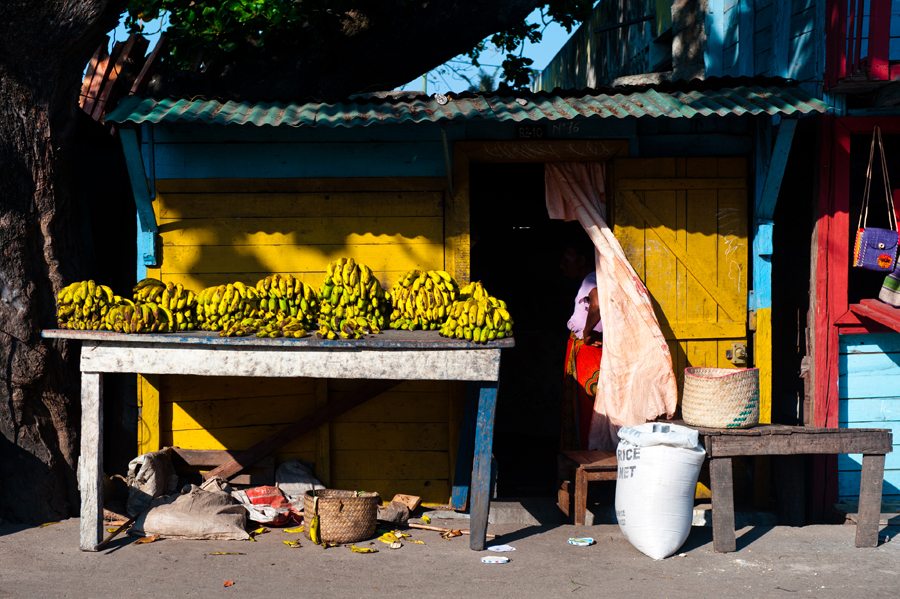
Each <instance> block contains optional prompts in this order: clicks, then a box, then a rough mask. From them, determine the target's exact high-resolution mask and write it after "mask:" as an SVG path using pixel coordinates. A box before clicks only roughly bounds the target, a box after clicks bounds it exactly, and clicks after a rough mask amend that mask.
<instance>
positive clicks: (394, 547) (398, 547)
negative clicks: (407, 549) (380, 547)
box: [388, 541, 403, 549]
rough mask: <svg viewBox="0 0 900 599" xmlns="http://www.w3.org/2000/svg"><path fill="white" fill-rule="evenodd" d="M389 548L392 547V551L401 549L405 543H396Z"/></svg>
mask: <svg viewBox="0 0 900 599" xmlns="http://www.w3.org/2000/svg"><path fill="white" fill-rule="evenodd" d="M388 547H390V548H391V549H400V548H401V547H403V543H401V542H400V541H394V542H393V543H391V544H390V545H388Z"/></svg>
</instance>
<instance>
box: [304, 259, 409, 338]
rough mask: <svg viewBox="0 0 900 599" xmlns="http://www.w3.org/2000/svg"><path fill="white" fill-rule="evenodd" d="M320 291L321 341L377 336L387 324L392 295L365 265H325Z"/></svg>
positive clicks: (342, 261)
mask: <svg viewBox="0 0 900 599" xmlns="http://www.w3.org/2000/svg"><path fill="white" fill-rule="evenodd" d="M327 270H328V274H327V275H326V276H325V280H324V281H322V288H321V290H320V291H319V299H320V306H319V320H318V324H319V330H318V331H317V332H316V336H317V337H318V338H320V339H337V338H341V339H358V338H360V337H362V336H363V335H365V334H367V333H375V334H378V333H380V332H381V329H383V328H384V326H385V323H386V322H387V315H388V313H389V310H390V305H391V295H390V294H389V293H387V292H385V291H384V289H382V288H381V284H380V283H379V282H378V279H377V278H376V277H375V275H374V274H373V273H372V269H370V268H369V267H368V266H366V265H365V264H357V263H356V261H355V260H354V259H353V258H350V259H349V260H348V259H347V258H341V259H340V260H335V261H334V262H331V263H330V264H329V265H328V269H327Z"/></svg>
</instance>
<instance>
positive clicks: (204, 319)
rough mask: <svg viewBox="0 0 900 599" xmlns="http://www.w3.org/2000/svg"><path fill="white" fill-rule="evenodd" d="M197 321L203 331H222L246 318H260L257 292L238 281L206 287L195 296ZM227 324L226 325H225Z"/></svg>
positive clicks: (261, 312) (260, 311)
mask: <svg viewBox="0 0 900 599" xmlns="http://www.w3.org/2000/svg"><path fill="white" fill-rule="evenodd" d="M196 311H197V321H198V322H199V323H200V328H201V329H202V330H204V331H223V330H226V329H229V328H231V327H233V326H234V323H235V322H240V321H242V320H244V319H247V318H262V315H263V311H262V310H261V309H260V299H259V292H258V291H257V290H256V288H254V287H249V286H247V285H245V284H243V283H241V282H240V281H236V282H234V283H228V284H227V285H218V286H216V287H207V288H206V289H204V290H203V291H201V292H200V295H198V296H197V309H196ZM226 325H227V326H226Z"/></svg>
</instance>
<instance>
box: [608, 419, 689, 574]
mask: <svg viewBox="0 0 900 599" xmlns="http://www.w3.org/2000/svg"><path fill="white" fill-rule="evenodd" d="M619 438H620V439H621V441H619V446H618V448H617V450H616V458H617V460H618V475H617V476H616V518H617V519H618V521H619V528H620V529H621V530H622V532H623V533H624V534H625V538H627V539H628V540H629V541H630V542H631V544H632V545H634V546H635V547H636V548H637V549H638V550H639V551H640V552H642V553H644V554H646V555H648V556H650V557H652V558H653V559H663V558H665V557H668V556H670V555H672V554H673V553H675V552H676V551H677V550H678V548H679V547H681V545H682V544H684V541H685V540H686V539H687V537H688V533H690V532H691V522H692V521H693V516H694V491H695V489H696V487H697V477H698V476H699V475H700V466H702V465H703V459H704V457H706V452H705V450H704V449H703V447H702V446H701V445H700V443H699V440H698V435H697V431H695V430H692V429H689V428H686V427H683V426H677V425H674V424H664V423H658V422H648V423H647V424H641V425H639V426H631V427H625V428H622V429H620V430H619Z"/></svg>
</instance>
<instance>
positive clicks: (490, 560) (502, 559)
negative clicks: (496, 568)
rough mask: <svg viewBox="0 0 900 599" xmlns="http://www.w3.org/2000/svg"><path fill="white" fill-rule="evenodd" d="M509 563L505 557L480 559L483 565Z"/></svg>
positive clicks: (495, 556) (497, 556)
mask: <svg viewBox="0 0 900 599" xmlns="http://www.w3.org/2000/svg"><path fill="white" fill-rule="evenodd" d="M508 562H509V558H508V557H506V556H505V555H489V556H487V557H483V558H481V563H483V564H505V563H508Z"/></svg>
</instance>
